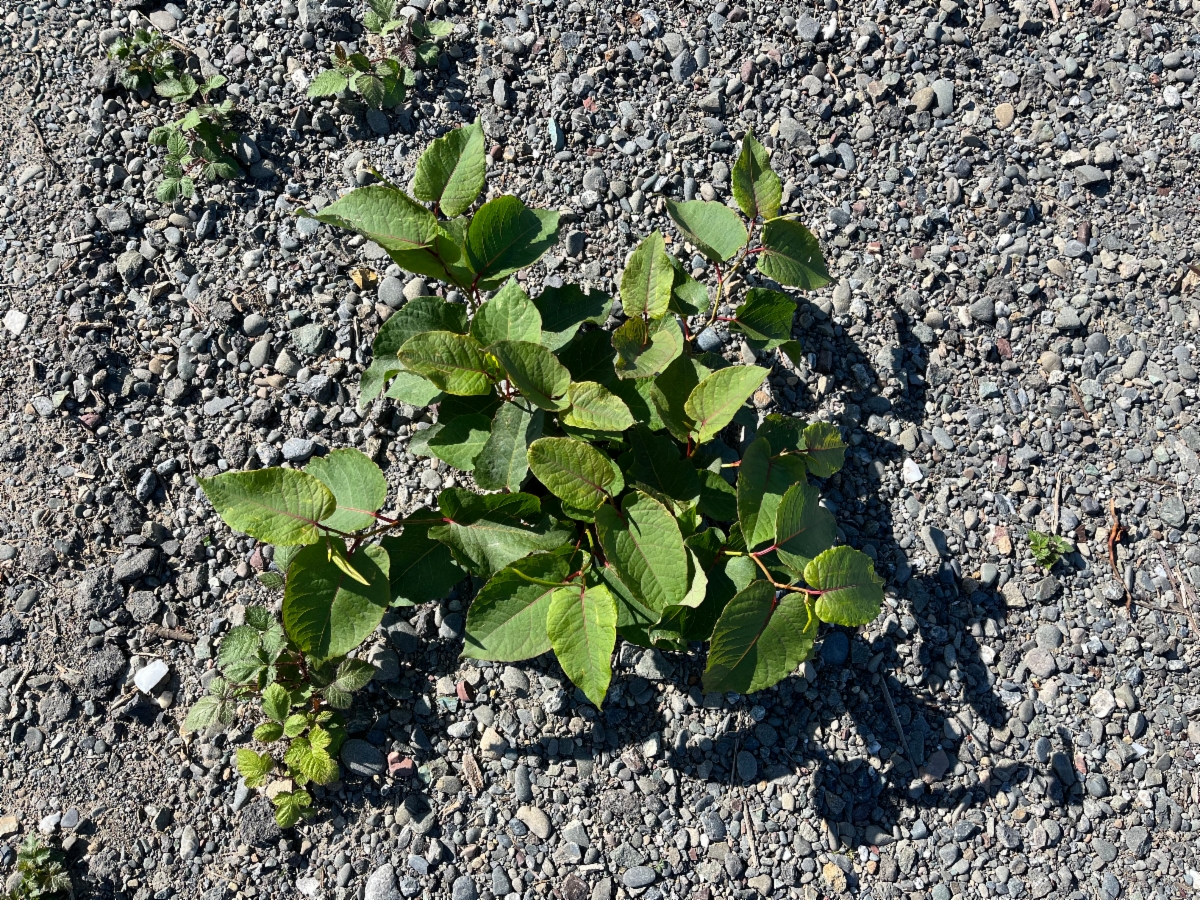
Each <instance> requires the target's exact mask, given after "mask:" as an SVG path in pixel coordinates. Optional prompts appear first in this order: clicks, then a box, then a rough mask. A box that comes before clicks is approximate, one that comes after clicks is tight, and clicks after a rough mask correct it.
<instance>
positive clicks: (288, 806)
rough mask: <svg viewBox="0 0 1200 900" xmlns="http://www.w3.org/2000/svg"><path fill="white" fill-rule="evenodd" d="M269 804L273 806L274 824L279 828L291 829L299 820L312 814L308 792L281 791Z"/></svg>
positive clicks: (310, 796) (310, 797)
mask: <svg viewBox="0 0 1200 900" xmlns="http://www.w3.org/2000/svg"><path fill="white" fill-rule="evenodd" d="M271 802H272V803H274V804H275V824H276V825H278V826H279V827H280V828H291V827H292V826H293V825H295V824H296V823H297V822H299V821H300V819H301V818H304V817H306V816H309V815H311V814H312V813H311V812H310V807H311V806H312V795H311V794H309V793H308V791H283V792H282V793H279V794H276V795H275V796H274V798H272V800H271Z"/></svg>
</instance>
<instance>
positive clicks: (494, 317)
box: [388, 278, 542, 347]
mask: <svg viewBox="0 0 1200 900" xmlns="http://www.w3.org/2000/svg"><path fill="white" fill-rule="evenodd" d="M388 321H391V320H390V319H389V320H388ZM471 336H472V337H473V338H475V340H477V341H479V343H480V344H482V345H483V346H484V347H490V346H492V344H495V343H497V342H498V341H530V342H532V343H535V344H536V343H538V342H539V341H541V339H542V316H541V314H540V313H539V312H538V311H537V307H536V306H534V305H533V301H532V300H530V299H529V295H528V294H526V293H525V291H524V290H523V289H522V288H521V285H520V284H518V283H517V280H516V279H515V278H511V279H509V281H508V283H507V284H505V285H504V287H502V288H501V289H500V290H499V291H498V292H497V293H496V296H494V297H493V298H492V299H491V300H489V301H487V303H485V304H483V306H481V307H479V311H478V312H476V313H475V318H474V319H472V320H471Z"/></svg>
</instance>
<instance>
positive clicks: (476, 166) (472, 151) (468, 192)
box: [412, 120, 487, 218]
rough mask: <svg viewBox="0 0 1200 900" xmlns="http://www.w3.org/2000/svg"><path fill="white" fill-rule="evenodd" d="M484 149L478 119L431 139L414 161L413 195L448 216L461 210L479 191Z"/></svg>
mask: <svg viewBox="0 0 1200 900" xmlns="http://www.w3.org/2000/svg"><path fill="white" fill-rule="evenodd" d="M484 149H485V147H484V136H483V126H482V125H481V124H480V122H479V121H478V120H477V121H476V122H475V123H474V124H472V125H466V126H464V127H462V128H455V129H454V130H453V131H450V132H448V133H447V134H445V135H443V136H442V137H440V138H438V139H437V140H435V141H432V142H431V143H430V144H429V146H428V147H426V148H425V152H424V153H422V154H421V158H420V159H419V160H417V171H416V173H415V174H414V175H413V183H412V192H413V196H414V197H416V198H417V199H418V200H425V201H427V202H430V203H436V204H438V207H439V208H440V209H441V211H442V212H443V213H444V214H445V215H447V216H450V217H451V218H453V217H454V216H457V215H461V214H462V213H465V212H466V211H467V210H468V209H470V208H471V204H472V203H474V202H475V198H476V197H478V196H479V192H480V191H482V190H483V184H484V179H485V177H486V174H487V160H486V158H485V154H484Z"/></svg>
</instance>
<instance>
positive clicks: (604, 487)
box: [529, 437, 616, 510]
mask: <svg viewBox="0 0 1200 900" xmlns="http://www.w3.org/2000/svg"><path fill="white" fill-rule="evenodd" d="M529 468H530V469H531V470H532V471H533V474H534V477H535V478H537V480H538V481H540V482H541V483H542V484H544V485H545V486H546V488H547V489H548V490H549V491H550V493H552V494H554V496H556V497H558V498H560V499H561V500H562V501H563V502H565V503H569V504H571V505H572V506H575V507H578V508H580V509H584V510H594V509H596V508H597V507H599V506H600V504H601V503H603V502H604V499H605V498H606V497H607V496H609V493H610V491H612V490H613V483H614V481H615V477H616V473H615V472H614V471H613V466H612V463H611V462H609V460H608V459H606V458H605V456H604V454H602V453H601V452H600V451H599V450H597V449H596V448H594V447H592V446H591V445H590V444H587V443H584V442H583V441H579V440H575V439H574V438H558V437H546V438H540V439H538V440H536V441H534V442H533V443H532V444H531V445H530V447H529Z"/></svg>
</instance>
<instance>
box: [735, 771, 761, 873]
mask: <svg viewBox="0 0 1200 900" xmlns="http://www.w3.org/2000/svg"><path fill="white" fill-rule="evenodd" d="M738 793H739V794H741V796H742V824H743V825H745V826H746V837H747V838H748V839H749V841H750V865H752V866H753V867H754V868H756V869H757V868H758V842H757V841H756V840H754V822H753V821H752V819H751V816H750V803H749V802H748V801H747V800H746V788H745V787H739V788H738Z"/></svg>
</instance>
